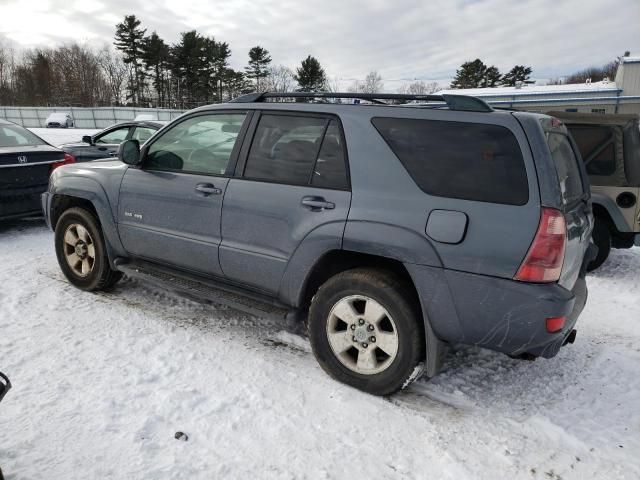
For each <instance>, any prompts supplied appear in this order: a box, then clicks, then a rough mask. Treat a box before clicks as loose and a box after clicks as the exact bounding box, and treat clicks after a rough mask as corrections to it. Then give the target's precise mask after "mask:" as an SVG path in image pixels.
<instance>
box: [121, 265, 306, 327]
mask: <svg viewBox="0 0 640 480" xmlns="http://www.w3.org/2000/svg"><path fill="white" fill-rule="evenodd" d="M116 268H117V269H118V270H120V271H121V272H123V273H124V274H125V275H127V276H128V277H130V278H134V279H136V280H141V281H143V282H147V283H151V284H154V285H156V286H159V287H161V288H165V289H168V290H174V291H177V292H180V293H184V294H187V295H190V296H193V297H196V298H198V299H202V300H208V301H210V302H213V303H217V304H219V305H224V306H226V307H229V308H233V309H234V310H239V311H241V312H243V313H248V314H249V315H253V316H255V317H258V318H270V319H274V320H278V321H281V320H284V319H286V318H291V317H292V316H295V310H293V309H291V308H288V307H286V306H285V305H283V304H280V303H279V302H278V301H277V300H275V299H272V298H270V297H268V296H266V295H261V294H259V293H254V292H248V291H246V290H244V289H241V288H239V287H235V286H232V285H228V284H222V283H221V282H216V281H215V280H210V279H208V278H196V277H193V276H190V275H189V274H186V273H184V274H183V273H181V272H176V271H173V270H169V269H166V268H163V267H160V266H156V265H153V264H146V263H145V264H140V263H124V264H117V265H116Z"/></svg>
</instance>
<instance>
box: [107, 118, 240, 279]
mask: <svg viewBox="0 0 640 480" xmlns="http://www.w3.org/2000/svg"><path fill="white" fill-rule="evenodd" d="M245 118H246V113H245V112H225V113H219V114H218V113H216V114H212V113H207V114H200V115H195V116H191V117H187V118H185V119H184V120H182V121H181V122H180V123H178V124H176V125H175V126H174V127H173V128H171V129H169V130H167V131H165V132H164V133H163V134H162V135H161V136H159V137H158V138H156V139H153V141H152V143H151V144H150V145H149V146H148V147H145V149H144V151H143V152H142V155H143V162H142V166H141V168H129V169H128V170H127V172H126V173H125V176H124V179H123V181H122V185H121V187H120V201H119V205H118V229H119V233H120V238H121V240H122V243H123V245H124V247H125V249H126V250H127V252H128V253H129V254H130V255H132V256H134V257H141V258H145V259H149V260H152V261H156V262H159V263H163V264H167V265H171V266H175V267H178V268H182V269H185V270H190V271H194V272H197V273H201V274H206V275H214V276H216V275H221V271H220V263H219V261H218V247H219V244H220V215H221V209H222V200H223V198H224V193H225V190H226V189H227V185H228V183H229V178H228V173H229V172H230V171H232V170H233V168H234V166H235V164H234V161H235V158H237V147H236V144H237V143H238V142H237V139H238V138H239V136H240V132H241V129H242V126H243V124H244V122H245Z"/></svg>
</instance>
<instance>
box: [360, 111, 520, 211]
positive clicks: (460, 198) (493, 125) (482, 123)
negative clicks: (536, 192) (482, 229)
mask: <svg viewBox="0 0 640 480" xmlns="http://www.w3.org/2000/svg"><path fill="white" fill-rule="evenodd" d="M378 118H380V119H395V120H425V121H437V122H449V123H462V124H473V125H489V126H492V127H501V128H504V129H506V130H508V131H509V132H510V133H511V135H513V138H514V139H515V141H516V144H517V145H518V148H519V149H520V154H521V157H522V167H523V168H524V172H525V179H526V185H527V199H526V201H525V202H524V203H504V202H495V201H490V200H481V199H475V198H464V197H452V196H448V195H438V194H437V193H433V192H429V191H427V190H425V189H424V188H422V186H420V185H419V184H418V182H416V180H415V179H414V178H413V175H411V172H410V171H409V169H408V168H407V167H406V166H405V164H404V162H403V161H402V160H400V157H399V156H398V155H397V154H396V152H395V151H394V150H393V148H392V147H391V145H390V144H389V142H388V141H387V139H386V138H385V137H384V135H382V132H380V130H378V127H376V125H375V124H374V123H373V121H374V120H376V119H378ZM370 122H371V126H372V127H373V128H374V129H375V131H376V132H377V133H378V135H379V136H380V138H382V140H383V141H384V143H386V144H387V146H388V147H389V150H390V151H391V153H392V154H393V156H394V157H395V158H396V159H397V160H398V162H399V163H400V165H402V168H404V169H405V171H406V172H407V175H409V178H411V180H412V181H413V183H414V184H415V185H416V186H417V187H418V188H419V189H420V190H422V191H423V192H424V193H426V194H427V195H431V196H432V197H438V198H447V199H452V200H462V201H465V202H480V203H491V204H494V205H506V206H512V207H525V206H527V205H528V204H529V203H530V202H531V198H532V196H531V185H530V179H529V172H528V170H527V161H526V159H525V154H524V151H523V149H522V145H521V144H520V141H519V140H518V136H517V135H516V133H515V132H514V131H513V130H512V129H511V128H509V127H508V126H506V125H502V124H499V123H489V122H466V121H461V120H443V119H434V118H415V117H392V116H376V117H371V119H370Z"/></svg>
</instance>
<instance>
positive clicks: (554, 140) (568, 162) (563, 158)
mask: <svg viewBox="0 0 640 480" xmlns="http://www.w3.org/2000/svg"><path fill="white" fill-rule="evenodd" d="M547 143H548V144H549V151H550V152H551V156H552V157H553V161H554V163H555V166H556V173H557V174H558V181H559V182H560V191H561V192H562V202H563V203H564V204H565V205H566V204H568V203H571V202H573V201H575V200H577V199H579V198H580V197H582V194H583V190H582V177H581V176H580V169H579V168H578V160H577V158H576V156H575V154H574V153H573V149H572V148H571V144H570V143H569V139H568V138H567V136H566V135H563V134H561V133H551V132H547Z"/></svg>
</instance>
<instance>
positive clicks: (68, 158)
mask: <svg viewBox="0 0 640 480" xmlns="http://www.w3.org/2000/svg"><path fill="white" fill-rule="evenodd" d="M70 163H76V157H74V156H73V155H71V154H69V153H65V154H64V160H62V161H61V162H56V163H52V164H51V170H50V171H49V175H51V172H53V171H54V170H55V169H56V168H58V167H61V166H62V165H68V164H70Z"/></svg>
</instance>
